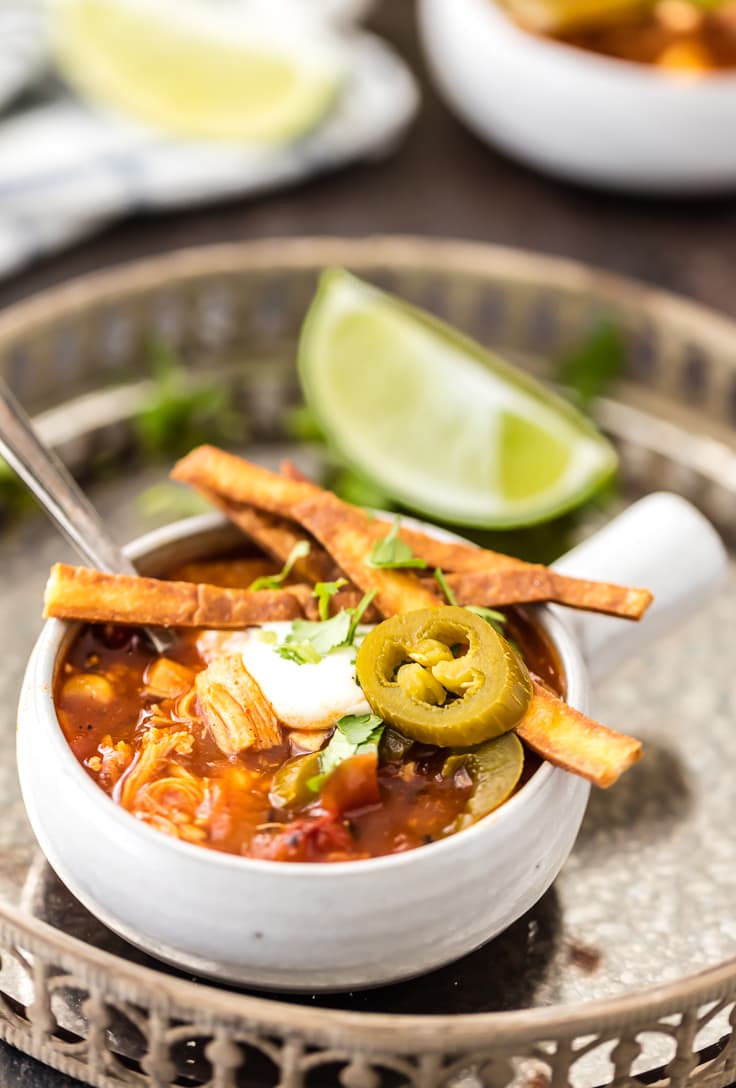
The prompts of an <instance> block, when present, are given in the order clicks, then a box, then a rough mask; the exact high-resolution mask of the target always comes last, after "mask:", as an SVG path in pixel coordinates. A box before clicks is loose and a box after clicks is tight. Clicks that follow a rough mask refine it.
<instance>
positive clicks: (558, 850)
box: [18, 497, 722, 990]
mask: <svg viewBox="0 0 736 1088" xmlns="http://www.w3.org/2000/svg"><path fill="white" fill-rule="evenodd" d="M665 498H667V499H670V500H671V501H672V502H674V503H675V504H678V503H680V504H682V509H680V507H677V511H676V517H675V521H676V522H677V524H676V525H675V526H674V527H673V526H672V525H671V524H670V523H667V524H665V526H664V532H663V539H662V544H663V545H666V546H668V547H671V548H673V549H674V546H675V544H674V542H675V541H676V542H677V548H678V549H683V550H684V551H685V553H686V554H687V555H689V556H690V558H692V557H693V548H694V547H695V548H700V551H701V553H702V552H703V551H704V550H705V551H707V552H708V556H707V557H706V558H705V559H704V561H705V562H706V565H707V564H708V563H709V564H710V569H711V570H712V571H713V574H712V575H710V576H709V577H710V580H711V581H712V580H713V578H715V577H716V569H715V568H717V567H718V565H719V561H717V560H718V557H719V555H720V553H719V552H718V548H719V547H720V544H719V542H718V541H717V537H716V536H715V533H714V532H713V530H712V529H710V527H709V526H707V523H705V522H704V519H702V517H701V516H700V515H699V514H697V513H696V512H695V511H693V510H692V508H691V507H689V506H688V504H686V503H684V501H683V500H678V499H674V497H665ZM658 518H659V515H658V514H657V515H656V516H655V519H654V520H655V521H657V520H658ZM645 520H646V518H645ZM660 520H661V519H660ZM649 521H650V522H651V521H652V518H651V517H650V518H649ZM665 521H666V519H665ZM633 522H634V523H633V524H632V523H631V519H630V521H629V524H628V526H627V530H626V535H627V537H628V539H629V542H631V533H632V532H633V533H634V539H636V535H637V533H639V530H640V529H641V518H639V519H638V520H637V518H636V517H634V519H633ZM688 526H690V528H688ZM670 530H673V531H670ZM608 532H609V536H608V538H607V539H606V538H604V540H605V550H606V552H607V553H608V554H609V556H610V557H613V556H615V555H616V554H617V553H620V552H621V550H622V540H621V534H618V535H617V533H616V531H615V528H614V529H613V530H611V529H609V531H608ZM691 538H697V541H696V544H695V545H693V546H690V543H689V542H690V540H691ZM683 541H684V544H683ZM228 542H229V543H230V544H232V542H233V530H232V529H231V528H225V527H223V523H222V521H221V519H220V518H219V517H218V516H210V515H206V516H205V517H204V518H194V519H189V520H188V521H185V522H180V523H178V524H176V525H173V526H170V527H168V528H166V529H164V530H161V531H158V532H155V533H152V534H150V535H148V536H146V537H144V538H142V539H141V540H139V541H137V542H136V543H135V544H134V545H132V546H131V547H130V548H129V549H128V552H129V554H130V555H131V556H132V557H133V558H134V559H136V560H138V561H139V566H140V568H141V570H142V571H144V572H155V571H160V570H162V569H164V568H165V567H166V566H167V565H170V564H172V563H174V562H181V561H184V560H186V559H191V558H195V557H198V556H200V557H201V556H202V555H205V554H214V553H216V552H217V551H218V550H221V549H222V548H223V546H224V545H225V544H227V543H228ZM667 542H669V544H667ZM643 551H647V549H643ZM721 551H722V549H721ZM587 554H588V565H590V563H591V562H593V560H594V548H593V545H588V553H587ZM657 554H658V556H659V558H660V559H661V556H662V549H661V548H659V550H658V553H657ZM572 561H573V562H574V556H573V559H572ZM598 561H599V562H606V559H605V556H604V555H601V554H599V555H598ZM696 565H697V567H698V569H701V563H700V561H698V563H697V564H696ZM721 565H722V561H721ZM675 581H676V583H677V587H678V588H677V589H676V591H674V592H673V593H669V594H668V596H669V597H670V599H673V597H677V596H678V593H679V597H678V600H679V601H680V604H682V606H683V608H692V601H690V600H687V601H686V600H684V598H685V597H687V596H688V594H687V589H688V587H690V586H691V583H692V579H691V578H690V579H689V578H687V577H686V578H684V579H683V578H682V577H680V576H679V574H678V576H677V577H676V579H675ZM700 593H701V595H702V588H701V590H700ZM538 618H539V621H540V623H541V624H542V625H543V626H544V628H545V629H546V631H547V632H548V634H549V635H550V637H551V638H552V640H553V641H554V643H555V645H556V647H557V650H558V652H559V655H560V659H561V662H562V666H563V669H564V673H565V676H566V681H567V685H568V697H569V700H570V702H571V703H572V704H573V705H575V706H577V707H579V708H581V709H585V707H586V704H587V681H586V671H585V667H584V665H583V661H582V657H581V653H580V651H579V649H578V646H577V644H576V641H575V640H574V638H573V637H572V636H571V634H570V632H569V630H568V628H567V626H566V624H565V623H564V622H563V621H562V620H561V618H560V617H559V615H557V614H556V613H555V611H554V610H552V609H549V608H541V609H539V611H538ZM655 626H656V625H655ZM611 630H612V631H613V632H614V642H617V643H618V644H619V645H621V644H623V642H625V638H623V639H622V636H621V634H620V632H619V628H618V627H617V626H616V624H615V621H614V624H613V627H612V628H611ZM643 630H644V631H645V632H646V628H643ZM75 631H76V625H72V624H66V623H61V622H58V621H50V622H48V623H46V625H45V626H44V628H43V631H42V633H41V636H40V638H39V640H38V642H37V644H36V647H35V649H34V652H33V655H32V658H31V660H30V663H29V666H28V670H27V674H26V678H25V682H24V687H23V692H22V696H21V704H20V712H19V723H18V724H19V728H18V766H19V772H20V779H21V786H22V789H23V797H24V800H25V804H26V809H27V811H28V815H29V818H30V821H31V824H32V826H33V829H34V831H35V834H36V837H37V838H38V841H39V843H40V845H41V847H42V849H43V851H44V853H45V854H46V857H47V858H48V860H49V862H50V864H51V865H52V867H53V868H54V869H55V871H56V872H57V873H58V875H59V876H60V878H61V879H62V880H63V882H64V883H65V884H66V885H67V886H68V887H69V889H70V890H71V891H72V892H73V893H74V895H76V896H77V898H78V899H79V900H80V901H81V902H82V903H83V904H84V905H85V906H86V907H88V908H89V909H90V910H91V911H92V912H93V913H94V914H96V915H97V916H98V917H99V918H101V919H102V920H103V921H104V922H105V923H106V924H107V925H109V926H110V928H112V929H114V930H115V931H117V932H118V933H120V934H122V936H124V937H126V938H127V939H128V940H130V941H131V942H133V943H134V944H137V945H139V946H141V947H142V948H144V949H146V950H147V951H148V952H151V953H153V954H154V955H156V956H158V957H160V958H161V959H164V960H168V961H170V962H172V963H175V964H177V965H178V966H180V967H185V968H187V969H188V970H191V971H194V972H196V973H198V974H204V975H212V976H216V977H220V978H224V979H229V980H232V981H236V982H242V983H248V984H251V985H255V986H260V987H278V988H279V989H298V990H317V989H346V988H355V987H363V986H372V985H377V984H379V983H385V982H389V981H392V980H396V979H400V978H404V977H408V976H411V975H414V974H417V973H419V972H422V971H426V970H429V969H430V968H432V967H436V966H439V965H440V964H443V963H446V962H448V961H450V960H453V959H455V958H457V957H459V956H461V955H463V954H464V953H466V952H469V951H470V950H471V949H473V948H475V947H477V946H478V945H480V944H482V943H483V942H485V941H486V940H488V939H489V938H490V937H492V936H494V935H495V934H497V933H499V932H500V931H501V930H503V929H505V928H506V927H507V926H509V925H510V924H511V923H512V922H513V921H515V920H516V919H517V918H518V917H519V916H520V915H522V914H523V913H524V912H525V911H526V910H527V909H528V908H529V907H531V906H532V904H533V903H534V902H536V900H537V899H539V898H540V896H541V895H542V894H543V893H544V891H545V890H546V889H547V888H548V887H549V885H550V884H551V883H552V881H553V880H554V878H555V877H556V875H557V873H558V872H559V870H560V867H561V866H562V864H563V863H564V861H565V859H566V858H567V855H568V853H569V852H570V849H571V847H572V845H573V842H574V840H575V836H576V834H577V831H578V828H579V825H580V822H581V820H582V817H583V813H584V810H585V805H586V801H587V797H588V785H587V783H586V782H584V781H582V780H581V779H579V778H576V777H574V776H573V775H570V774H567V773H566V772H565V771H562V770H559V769H558V768H555V767H552V766H551V765H549V764H543V765H542V767H541V768H540V769H539V770H537V772H536V773H535V774H534V775H533V776H532V778H531V780H530V781H529V782H528V783H527V784H526V785H525V786H524V787H523V788H522V789H521V790H520V791H519V792H518V793H517V794H516V795H515V796H514V797H512V798H511V800H510V801H508V802H507V803H506V804H505V805H503V806H502V807H501V808H500V809H498V810H496V811H495V812H493V813H491V814H490V815H489V816H487V817H485V819H483V820H481V821H479V822H478V823H477V824H475V825H474V826H473V827H471V828H469V829H467V830H465V831H462V832H460V833H459V834H457V835H453V836H451V837H449V838H447V839H444V840H442V841H440V842H436V843H433V844H431V845H428V846H424V847H420V848H419V849H417V850H413V851H409V852H407V853H404V854H397V855H394V856H390V857H381V858H374V859H370V860H366V861H357V862H344V863H338V864H326V865H308V864H294V863H279V862H269V861H257V860H252V859H249V858H241V857H235V856H231V855H226V854H222V853H218V852H215V851H210V850H207V849H204V848H202V847H198V846H195V845H191V844H189V843H185V842H180V841H178V840H176V839H173V838H170V837H169V836H167V835H164V834H161V833H159V832H157V831H155V830H154V829H153V828H151V827H149V826H148V825H146V824H144V823H142V822H140V821H138V820H136V819H135V818H134V817H132V816H131V815H130V814H129V813H127V812H126V811H125V810H123V809H122V808H120V807H119V806H118V805H116V804H115V803H114V802H113V801H112V800H111V799H110V798H109V797H107V796H106V795H105V794H104V793H103V792H102V791H101V790H100V789H99V787H97V786H96V785H95V783H94V782H92V780H91V779H90V778H89V777H88V776H87V774H86V773H85V771H84V770H83V769H82V767H81V766H80V765H79V763H78V762H77V760H76V759H75V757H74V756H73V754H72V752H71V749H70V748H69V746H68V744H67V742H66V740H65V738H64V736H63V734H62V731H61V729H60V727H59V724H58V721H57V718H56V713H55V710H54V705H53V699H52V690H53V680H54V675H55V671H56V669H57V667H58V664H59V661H60V659H61V656H62V655H63V652H64V650H65V648H66V647H67V646H68V644H69V641H70V640H71V639H72V638H73V637H74V634H75ZM616 632H619V633H618V634H616ZM580 635H581V637H582V638H583V639H584V638H585V632H584V631H583V630H582V629H581V632H580ZM604 650H605V647H604V646H603V644H602V643H601V642H600V640H599V643H598V651H597V652H599V653H601V654H603V653H604Z"/></svg>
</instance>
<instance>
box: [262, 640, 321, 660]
mask: <svg viewBox="0 0 736 1088" xmlns="http://www.w3.org/2000/svg"><path fill="white" fill-rule="evenodd" d="M274 650H275V652H276V653H277V654H278V655H279V657H283V658H284V659H285V660H286V661H294V662H295V663H296V664H297V665H319V663H320V661H321V660H322V658H321V657H320V655H319V654H318V653H317V651H316V650H315V648H314V646H312V644H311V642H291V643H284V645H283V646H275V647H274Z"/></svg>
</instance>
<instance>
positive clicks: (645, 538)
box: [554, 491, 729, 683]
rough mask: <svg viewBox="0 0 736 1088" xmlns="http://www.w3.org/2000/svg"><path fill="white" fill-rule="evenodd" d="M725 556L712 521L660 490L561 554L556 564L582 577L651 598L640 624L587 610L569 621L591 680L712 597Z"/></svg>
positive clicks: (721, 580) (720, 581) (724, 569)
mask: <svg viewBox="0 0 736 1088" xmlns="http://www.w3.org/2000/svg"><path fill="white" fill-rule="evenodd" d="M728 565H729V560H728V554H727V552H726V549H725V547H724V545H723V543H722V541H721V539H720V537H719V536H718V533H717V532H716V530H715V529H714V528H713V526H712V525H711V524H710V522H709V521H708V520H707V518H705V517H704V516H703V514H701V513H700V511H699V510H696V508H695V507H694V506H693V505H692V504H691V503H689V502H688V501H687V500H686V499H683V498H682V497H681V496H680V495H674V494H670V493H669V492H665V491H658V492H655V493H654V494H652V495H647V496H646V498H643V499H640V500H639V502H636V503H634V504H633V506H630V507H629V508H628V509H627V510H625V511H624V513H623V514H620V515H619V516H618V517H617V518H614V519H613V521H611V522H609V523H608V524H607V525H606V526H604V527H603V528H602V529H601V530H599V532H597V533H595V534H594V535H593V536H591V537H589V538H588V540H585V541H584V542H583V543H582V544H580V545H578V547H576V548H573V549H572V551H570V552H568V553H567V554H566V555H563V556H562V558H561V559H559V560H558V561H557V562H556V563H555V564H554V569H555V570H558V571H560V572H561V573H563V574H569V575H574V576H576V577H579V578H594V579H595V578H600V579H602V580H605V581H607V582H619V583H622V584H624V585H631V586H646V587H647V588H648V589H651V591H652V593H653V594H654V602H653V604H652V605H651V606H650V608H649V610H648V612H647V614H646V615H645V616H644V618H643V619H642V620H640V621H639V622H638V623H632V622H631V621H630V620H620V619H611V618H610V617H607V616H598V615H595V614H594V613H590V612H575V613H573V612H570V613H568V619H569V623H570V626H571V627H572V629H573V631H574V633H575V636H576V637H577V640H578V643H579V645H580V648H581V650H582V652H583V656H584V658H585V660H586V663H587V665H588V672H589V675H590V678H591V680H592V681H593V682H594V683H595V682H596V681H598V680H602V679H603V678H604V677H605V676H607V675H608V674H609V673H610V672H611V670H612V669H615V668H616V667H617V666H618V665H620V664H622V662H624V661H625V660H626V659H627V658H629V657H633V656H634V655H637V654H640V653H641V652H642V651H643V650H644V648H645V647H646V646H648V645H649V644H650V643H651V642H653V641H655V640H656V639H658V638H661V637H662V636H663V635H664V634H666V633H667V632H676V631H677V630H679V628H680V626H681V625H682V624H683V623H684V622H685V621H687V619H688V618H689V617H690V616H692V615H693V613H695V612H697V610H698V609H700V608H702V607H703V605H705V604H707V603H708V601H710V600H711V599H712V598H713V597H715V596H716V594H717V593H718V590H719V589H720V588H721V586H722V585H723V583H724V581H725V580H726V577H727V574H728Z"/></svg>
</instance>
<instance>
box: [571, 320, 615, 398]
mask: <svg viewBox="0 0 736 1088" xmlns="http://www.w3.org/2000/svg"><path fill="white" fill-rule="evenodd" d="M625 355H626V351H625V345H624V341H623V336H622V334H621V330H620V329H619V328H618V327H617V326H616V325H615V324H614V323H613V322H612V321H610V320H603V321H599V322H598V323H597V324H596V325H594V326H593V328H592V329H591V330H590V332H589V333H588V335H587V337H586V338H585V340H583V342H582V343H581V344H578V345H577V347H575V348H574V349H573V350H572V351H570V352H569V353H568V354H567V355H565V356H564V358H562V359H560V360H559V361H558V363H557V378H558V381H559V382H560V383H561V384H562V385H564V386H566V387H567V388H568V389H569V390H570V391H571V392H572V393H573V394H574V396H575V399H576V401H577V403H578V405H579V406H580V407H581V408H582V409H586V408H587V407H588V406H589V405H590V402H591V401H592V400H594V399H595V398H596V397H599V396H601V395H602V394H603V393H605V392H606V391H607V390H608V388H609V387H610V386H611V385H612V383H613V382H614V381H615V380H616V378H618V377H619V375H620V374H621V372H622V370H623V367H624V362H625Z"/></svg>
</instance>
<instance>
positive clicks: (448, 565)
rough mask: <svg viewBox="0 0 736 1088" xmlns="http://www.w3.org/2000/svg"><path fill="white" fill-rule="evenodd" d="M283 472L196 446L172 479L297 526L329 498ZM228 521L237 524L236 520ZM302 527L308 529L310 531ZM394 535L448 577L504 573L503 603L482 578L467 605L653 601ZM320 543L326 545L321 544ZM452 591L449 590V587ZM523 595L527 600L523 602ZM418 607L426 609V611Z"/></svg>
mask: <svg viewBox="0 0 736 1088" xmlns="http://www.w3.org/2000/svg"><path fill="white" fill-rule="evenodd" d="M287 472H288V477H287V476H284V475H282V476H277V475H276V474H275V473H272V472H269V471H268V470H267V469H264V468H261V467H260V466H258V465H252V464H250V463H249V462H248V461H244V460H243V459H242V458H239V457H235V456H233V455H232V454H229V453H225V452H224V451H222V450H218V449H216V448H215V447H213V446H200V447H198V448H197V449H195V450H192V452H191V453H189V454H188V455H187V456H186V457H185V458H184V459H183V460H181V461H179V463H178V464H177V465H176V466H175V467H174V470H173V472H172V477H173V478H174V479H176V480H181V481H183V482H186V483H190V484H192V485H193V486H194V487H196V488H197V489H198V490H200V491H203V493H207V492H209V495H208V497H210V498H213V496H216V499H214V498H213V501H216V502H217V504H218V505H220V508H221V509H224V510H225V512H226V513H228V510H227V504H228V503H231V502H232V501H233V500H237V503H245V504H252V505H253V506H255V507H257V508H258V510H265V511H267V512H269V513H272V514H277V515H279V516H281V517H282V518H284V519H289V518H291V519H294V518H296V519H297V520H300V519H299V518H298V515H297V512H296V510H297V507H298V506H300V505H301V504H302V503H304V502H306V501H308V500H309V499H310V498H311V499H313V500H315V501H317V500H318V499H319V497H320V496H322V495H324V494H326V492H324V491H323V490H322V488H319V487H317V486H316V484H313V483H310V482H308V481H305V480H303V479H294V478H293V477H294V476H297V475H299V476H300V475H301V474H300V473H298V471H296V472H294V471H293V470H292V469H291V468H288V467H287ZM343 509H344V510H347V511H349V510H355V511H357V508H356V507H351V506H349V505H348V504H347V503H344V504H343ZM228 516H231V517H232V514H230V513H228ZM233 520H236V519H235V518H233ZM304 524H305V523H304ZM369 525H370V533H369V534H368V533H367V539H368V538H369V542H368V543H367V545H366V553H365V554H368V552H369V551H370V549H371V547H372V546H373V544H374V543H375V542H376V540H380V539H382V538H383V537H384V536H385V535H386V533H387V532H388V529H386V528H385V526H384V523H382V522H378V521H376V522H369ZM305 527H306V528H309V526H308V525H306V526H305ZM399 536H400V537H401V539H402V540H403V541H405V543H406V544H408V545H409V547H410V548H411V549H412V551H413V553H414V554H415V555H416V556H418V557H419V558H421V559H425V560H426V561H427V563H428V565H429V566H430V567H441V568H442V569H443V570H444V571H445V573H448V572H452V573H457V574H461V573H462V574H468V575H469V574H478V575H488V574H495V573H497V572H499V571H504V572H508V581H503V582H502V583H499V584H498V587H499V592H500V591H501V590H503V593H504V594H505V596H499V597H496V598H494V597H493V596H492V593H491V592H490V589H489V588H488V587H486V588H487V591H486V592H485V593H484V592H483V586H484V581H483V578H479V579H478V584H477V585H473V584H472V582H469V583H459V585H460V587H461V593H462V597H463V599H464V603H475V604H481V603H483V601H482V600H481V599H480V598H479V597H477V596H476V597H472V596H470V592H471V588H472V589H473V590H474V591H476V592H478V593H479V594H480V597H482V598H483V599H484V601H485V603H488V604H489V605H492V604H497V605H501V604H515V603H518V604H521V603H524V602H530V601H539V600H550V601H555V602H557V603H558V604H565V605H569V606H570V607H572V608H580V609H585V610H588V611H593V612H603V613H605V614H607V615H612V616H622V617H624V618H626V619H640V618H641V616H642V615H643V614H644V612H645V611H646V609H647V608H648V607H649V604H650V603H651V601H652V595H651V594H650V593H649V591H648V590H645V589H629V588H628V587H623V586H613V585H610V584H607V583H605V582H592V581H586V580H584V579H578V578H570V577H568V576H566V575H563V574H557V573H556V572H554V571H548V570H547V568H546V567H542V566H540V565H538V564H534V563H526V562H524V561H523V560H521V559H514V558H513V557H511V556H508V555H501V554H500V553H498V552H490V551H486V550H485V549H482V548H476V547H474V546H473V545H472V544H463V543H461V542H454V541H443V540H437V539H435V538H434V537H432V536H429V535H428V534H426V533H423V532H421V531H420V530H418V529H411V528H407V527H402V528H401V529H400V531H399ZM295 539H298V537H296V538H295ZM322 543H325V541H324V540H323V541H322ZM326 546H327V550H328V552H331V553H332V555H333V556H334V557H335V559H336V560H337V561H338V563H339V565H340V566H342V568H343V570H344V571H345V572H346V573H347V574H348V575H350V576H351V577H352V578H353V581H356V579H355V578H354V576H352V575H351V572H350V571H348V570H347V569H346V568H345V567H344V565H343V564H342V563H340V561H339V557H338V554H337V552H336V551H335V549H334V548H333V547H332V544H330V545H326ZM385 573H389V572H388V571H386V572H385ZM514 573H516V574H517V575H518V580H519V589H518V591H516V592H515V593H513V595H511V594H512V590H513V574H514ZM333 577H334V574H333ZM542 577H544V578H546V579H548V581H547V583H546V588H543V587H542V583H541V582H540V581H537V579H540V578H542ZM313 580H324V579H313ZM450 584H451V585H452V581H451V580H450ZM489 585H490V583H489ZM466 590H467V592H466ZM522 593H530V594H531V595H530V596H522V595H521V594H522ZM542 594H543V595H542ZM458 599H459V597H458ZM435 603H437V602H436V601H435ZM418 607H427V605H426V604H423V605H421V606H418Z"/></svg>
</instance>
